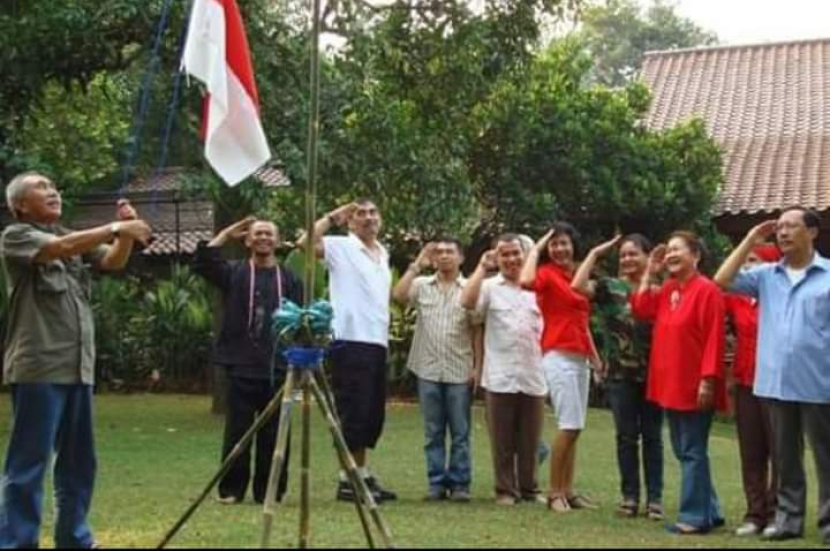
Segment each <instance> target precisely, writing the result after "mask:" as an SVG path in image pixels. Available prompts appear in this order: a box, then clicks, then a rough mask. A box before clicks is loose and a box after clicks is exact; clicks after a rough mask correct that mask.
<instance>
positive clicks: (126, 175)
mask: <svg viewBox="0 0 830 551" xmlns="http://www.w3.org/2000/svg"><path fill="white" fill-rule="evenodd" d="M171 3H172V0H165V1H164V7H163V9H162V12H161V19H160V20H159V25H158V29H157V30H156V38H155V42H154V44H153V53H152V56H151V58H150V65H149V67H148V68H147V71H146V72H145V73H144V78H143V80H142V83H141V92H140V94H139V100H138V107H137V109H136V114H135V117H134V118H133V130H132V132H131V133H130V137H129V138H128V139H127V151H126V154H125V158H124V166H123V170H122V173H121V187H120V188H119V194H121V195H123V194H124V191H125V190H126V188H127V185H128V184H129V182H130V174H131V173H132V169H133V164H134V163H135V158H136V156H137V155H138V151H139V149H140V146H141V135H142V133H143V130H144V123H145V122H146V120H147V111H148V109H149V106H150V83H151V82H152V79H153V77H154V76H155V74H156V73H157V72H158V65H159V50H160V49H161V39H162V37H163V36H164V31H165V30H166V29H167V19H168V16H169V14H170V5H171Z"/></svg>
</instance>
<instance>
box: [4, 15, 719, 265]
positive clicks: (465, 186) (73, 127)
mask: <svg viewBox="0 0 830 551" xmlns="http://www.w3.org/2000/svg"><path fill="white" fill-rule="evenodd" d="M239 3H240V7H241V8H242V10H243V15H244V17H245V19H246V21H247V28H248V35H249V42H250V44H251V48H252V53H253V59H254V64H255V68H256V74H257V82H258V86H259V91H260V100H261V104H262V105H261V112H262V116H263V123H264V127H265V129H266V132H267V134H268V137H269V142H270V144H271V147H272V151H273V153H274V156H275V158H276V159H277V160H278V161H279V163H281V165H282V167H283V168H284V170H285V171H286V172H287V174H288V176H289V177H290V179H291V180H292V182H293V186H292V187H291V188H289V189H283V190H279V191H277V192H272V191H266V190H263V189H262V187H261V186H259V185H258V184H257V183H256V182H254V181H252V180H251V181H248V182H245V183H244V184H243V185H242V186H239V187H238V188H235V189H233V190H229V189H228V188H226V187H225V186H224V185H222V184H221V183H220V182H219V181H218V179H216V178H215V177H214V176H213V175H212V174H211V172H210V170H209V169H208V168H207V167H206V165H205V163H204V161H203V159H202V158H201V145H200V143H199V142H198V140H197V138H196V132H197V129H198V125H199V121H200V117H201V109H200V107H201V100H200V97H199V94H198V93H196V92H195V90H194V89H193V88H191V89H189V90H187V91H186V93H185V98H184V100H183V103H182V105H181V107H180V111H179V114H178V116H177V119H176V125H177V133H176V134H175V135H174V140H173V142H172V150H171V154H170V161H169V164H175V165H176V166H187V167H191V168H192V170H193V171H194V174H195V176H194V177H192V178H191V187H192V188H194V189H197V190H199V191H202V192H204V191H205V190H207V191H208V192H209V193H211V195H212V196H213V197H214V198H216V200H217V201H218V202H219V204H220V209H219V212H220V221H219V223H220V224H223V223H226V222H229V221H231V220H232V219H233V218H236V217H238V216H242V215H244V214H247V213H249V212H251V211H254V212H256V213H259V214H267V215H271V216H273V217H274V218H275V219H276V220H277V221H278V222H279V223H280V225H281V226H282V227H283V228H284V234H287V237H288V238H289V239H290V238H291V237H292V233H293V232H292V230H293V229H294V228H299V227H301V226H302V222H303V212H304V209H303V202H304V198H305V197H304V186H305V182H306V179H307V175H306V166H305V149H306V138H307V130H308V128H307V118H308V105H309V86H308V82H309V73H308V50H309V41H308V36H307V30H306V28H305V25H307V19H308V17H307V15H306V14H305V8H304V4H303V3H300V2H297V1H296V0H281V1H278V2H274V1H272V0H245V1H243V0H240V2H239ZM45 4H46V2H44V0H28V1H23V0H19V1H15V2H11V3H10V4H7V5H4V6H3V7H2V8H0V29H5V30H9V29H11V28H12V27H14V28H15V31H17V30H18V27H19V32H16V34H15V41H16V42H17V44H16V45H15V46H14V47H12V45H11V42H13V41H12V40H11V39H10V38H9V34H5V35H0V36H3V38H0V40H2V41H4V46H7V47H4V48H0V52H2V53H0V61H2V63H3V66H4V68H5V67H12V68H14V72H15V74H14V76H13V77H12V78H10V79H9V80H8V81H7V82H4V83H1V84H0V97H1V98H14V101H11V102H7V103H0V122H2V126H0V171H3V172H4V175H5V176H8V175H9V172H10V170H11V168H10V167H14V168H15V169H19V168H23V167H26V168H29V167H37V168H43V169H44V170H46V171H47V172H49V171H50V169H51V172H52V173H57V174H59V175H60V177H61V181H62V182H63V183H65V184H66V183H69V184H70V187H74V188H75V189H78V190H81V189H83V187H84V186H86V185H89V183H90V182H92V183H97V184H98V185H100V184H101V183H108V184H107V185H110V186H112V185H113V182H115V181H117V180H118V174H119V173H120V170H121V165H122V162H123V150H124V147H125V146H126V145H128V144H129V142H128V138H129V137H130V136H129V132H128V128H129V127H130V126H131V125H132V124H133V123H134V121H133V120H132V116H133V111H134V107H135V102H136V100H137V93H138V92H137V91H138V89H139V86H140V84H141V82H142V79H143V77H144V75H145V70H146V67H147V63H148V60H149V57H148V56H149V48H150V45H151V43H152V38H153V36H152V33H153V31H154V30H155V25H156V24H157V22H158V15H159V13H160V9H161V5H162V1H161V0H156V1H151V2H146V1H140V0H107V1H105V2H103V3H101V2H95V3H93V2H90V1H89V0H72V1H69V2H64V3H60V6H52V4H51V3H48V4H49V5H50V6H51V7H52V9H47V8H46V6H45ZM173 5H174V9H173V11H172V12H171V16H170V29H169V30H168V32H167V33H166V34H165V35H164V39H163V43H162V48H161V57H160V63H161V65H160V66H161V67H162V69H161V70H160V71H159V76H158V77H157V79H156V80H155V81H154V83H153V86H154V88H153V93H154V96H153V97H154V103H153V104H152V106H151V109H150V111H149V119H150V120H149V121H148V122H147V126H146V128H145V131H144V136H143V139H144V140H145V144H144V147H143V149H142V151H141V154H140V155H139V157H138V158H137V165H138V168H139V170H142V171H145V172H146V171H149V170H150V169H151V168H152V167H153V165H154V163H155V161H156V159H157V155H158V149H159V147H160V146H159V142H158V138H156V137H155V136H158V135H159V134H160V132H159V131H160V129H161V128H162V127H163V123H164V119H165V116H166V114H167V113H166V107H167V103H166V98H167V97H169V94H170V82H171V81H170V79H169V78H167V76H168V75H169V74H170V73H171V72H172V71H173V70H174V69H175V67H176V65H177V60H176V58H177V53H178V40H179V32H178V31H180V30H181V28H182V25H183V23H184V17H185V14H184V4H183V3H179V2H174V3H173ZM470 6H471V5H470V4H469V3H468V2H466V1H462V0H429V1H420V2H412V1H409V0H395V1H394V2H392V3H391V4H386V5H383V6H377V5H374V4H371V3H368V2H365V1H364V0H337V1H336V2H329V3H327V4H326V13H325V26H326V29H327V31H328V32H329V33H330V34H331V35H337V36H338V37H339V38H340V40H341V41H342V46H339V47H338V48H335V49H331V50H329V51H328V53H327V55H326V56H324V57H323V60H322V86H321V94H322V97H321V102H320V103H321V116H320V128H321V133H320V136H321V138H320V144H319V146H320V164H321V166H320V176H319V177H320V182H319V184H320V185H319V189H320V197H319V204H320V210H323V209H326V208H331V207H333V206H335V205H336V204H339V203H341V202H344V201H347V200H350V199H353V198H355V197H356V196H358V195H367V196H370V197H372V198H374V199H375V200H376V201H377V202H378V204H379V205H380V207H381V208H382V210H383V212H384V216H385V218H386V223H387V226H386V227H387V230H388V234H387V236H386V238H387V241H389V242H390V244H391V245H392V249H393V254H394V255H396V256H397V257H398V258H399V259H400V257H401V256H403V255H406V254H409V253H411V248H414V247H416V246H418V244H417V242H418V241H421V240H425V239H429V238H431V237H433V236H435V235H436V234H438V233H444V232H451V233H456V234H459V235H461V236H462V237H467V236H470V235H472V236H474V237H477V238H480V239H484V237H485V236H487V235H490V234H491V233H493V232H495V231H498V230H500V229H506V228H510V229H522V230H525V231H530V232H534V231H537V230H539V229H540V228H541V226H542V225H544V223H546V222H547V221H548V220H549V219H551V218H553V217H567V218H570V219H571V220H573V221H574V222H575V223H577V224H579V225H581V226H583V227H585V228H590V229H591V231H592V232H593V233H595V234H597V235H599V234H602V233H607V232H609V231H611V230H613V229H615V228H617V227H619V228H622V229H628V228H633V229H634V228H636V229H641V228H644V227H649V228H650V229H653V230H655V231H663V230H664V229H665V230H668V229H672V228H673V227H676V226H680V225H686V226H688V225H690V224H691V222H692V221H694V220H696V219H703V218H704V215H705V214H706V212H707V209H708V207H709V202H710V200H711V197H712V195H713V193H714V189H715V187H716V185H717V183H718V181H719V178H720V169H719V166H720V165H719V156H718V153H717V150H716V148H715V147H714V145H713V144H712V143H711V141H710V140H708V138H707V137H706V136H705V133H704V130H703V128H702V126H701V125H700V124H699V123H694V122H693V123H689V124H686V125H683V126H680V127H678V128H675V129H672V130H670V131H668V132H665V133H655V132H651V131H648V130H647V129H645V128H644V127H643V126H642V120H643V116H644V114H645V112H646V110H647V106H648V101H649V100H648V92H647V91H646V90H645V89H644V88H643V87H642V86H641V85H630V86H627V87H625V88H622V89H619V90H609V89H607V88H603V87H599V86H592V85H591V82H592V75H596V74H598V73H597V72H595V69H594V68H595V67H600V68H601V67H603V64H604V63H605V61H603V58H602V56H601V55H599V53H598V51H596V52H595V51H594V49H592V48H589V54H588V55H586V54H584V53H581V52H580V47H579V45H577V44H575V43H574V42H572V41H557V42H556V43H555V44H554V45H553V46H550V47H549V46H547V45H545V43H544V38H543V36H544V33H543V28H544V21H545V19H546V18H547V19H550V18H554V19H555V18H561V17H564V16H573V14H574V13H575V10H576V9H577V8H579V7H581V3H580V2H578V1H575V0H513V1H505V0H486V1H485V2H483V3H481V4H480V5H479V9H475V10H474V9H472V8H471V7H470ZM626 6H627V7H626ZM630 8H631V6H630V5H629V4H628V3H627V1H626V0H617V1H614V2H610V3H609V7H608V8H607V9H606V11H605V12H599V11H596V10H598V9H599V8H596V9H595V8H590V9H588V10H587V11H585V12H584V13H585V18H586V19H585V20H586V23H585V30H584V31H583V32H585V33H587V32H588V31H589V30H590V29H595V30H596V29H601V28H602V26H601V22H602V21H605V19H602V17H600V15H601V14H602V13H605V14H606V15H607V14H608V13H618V12H619V13H628V12H627V11H626V10H628V11H630ZM613 10H616V11H613ZM47 12H48V13H47ZM632 17H633V16H632ZM648 18H649V19H647V22H648V24H649V25H652V26H656V27H660V29H662V30H661V31H660V32H663V33H664V34H665V35H667V36H673V35H677V34H683V33H686V34H687V35H689V34H690V32H689V29H688V28H686V26H684V25H686V23H684V22H683V21H681V20H678V19H677V17H676V16H675V15H674V12H673V11H672V8H671V7H670V6H667V5H664V4H662V3H659V2H658V3H656V4H654V5H653V6H652V8H651V9H650V10H649V12H648ZM635 19H636V18H635ZM678 21H679V22H678ZM637 22H638V23H637V24H638V25H641V26H642V25H645V24H644V23H643V21H642V20H639V19H638V20H637ZM602 24H605V23H602ZM15 25H17V26H15ZM646 26H647V25H646ZM57 27H61V28H60V29H58V28H57ZM637 28H639V27H637ZM678 29H680V30H678ZM681 31H682V32H681ZM621 32H622V31H621ZM637 32H638V33H639V34H638V35H637V36H640V37H641V38H638V39H637V40H638V41H639V42H637V44H639V45H642V44H646V46H643V48H649V47H651V46H650V45H654V44H656V43H657V41H659V40H663V39H662V38H659V35H660V33H659V32H657V31H655V30H654V29H652V31H649V32H645V31H643V30H642V29H640V30H638V31H637ZM50 33H51V34H50ZM649 33H651V34H649ZM691 34H693V33H691ZM52 35H57V36H61V37H62V38H63V40H62V41H54V40H53V39H52V38H51V36H52ZM18 36H19V37H20V38H19V40H18V39H17V37H18ZM653 36H658V38H659V40H658V39H656V38H655V39H652V38H648V37H653ZM642 37H645V38H642ZM649 40H650V41H649ZM47 43H48V44H47ZM580 44H584V42H580ZM588 44H591V42H590V41H589V42H588ZM660 44H662V45H661V46H660V47H663V46H665V45H666V42H665V41H663V42H660ZM678 45H683V44H680V43H678ZM40 49H42V51H43V54H42V55H39V56H38V57H37V59H35V56H37V54H35V53H33V52H38V51H39V50H40ZM69 50H72V51H69ZM591 52H593V55H592V53H591ZM82 53H83V54H84V55H83V56H82V55H81V54H82ZM81 58H83V59H81ZM598 70H599V69H598ZM24 89H25V90H24ZM18 92H20V94H18ZM38 136H45V139H40V140H39V139H38ZM67 144H68V145H67ZM4 154H5V157H4V156H3V155H4ZM12 160H13V161H12ZM655 220H656V222H655ZM285 230H287V231H285ZM401 261H402V260H401Z"/></svg>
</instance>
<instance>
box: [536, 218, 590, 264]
mask: <svg viewBox="0 0 830 551" xmlns="http://www.w3.org/2000/svg"><path fill="white" fill-rule="evenodd" d="M550 229H551V230H553V233H552V234H551V236H550V238H551V239H553V238H554V237H561V236H563V235H567V236H568V239H570V240H571V246H572V247H573V250H574V259H577V258H579V256H580V252H581V248H580V245H581V243H580V235H579V231H577V229H576V228H575V227H574V226H573V224H571V223H570V222H565V221H563V220H557V221H555V222H553V223H552V224H551V225H550ZM548 243H550V241H548ZM550 261H551V259H550V254H548V247H547V245H545V248H544V249H543V250H542V251H541V254H540V255H539V263H540V264H541V263H543V262H550Z"/></svg>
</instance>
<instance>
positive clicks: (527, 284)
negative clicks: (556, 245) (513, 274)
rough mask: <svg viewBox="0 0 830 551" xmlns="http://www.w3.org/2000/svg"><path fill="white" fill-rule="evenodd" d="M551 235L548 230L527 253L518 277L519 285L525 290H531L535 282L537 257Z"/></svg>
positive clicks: (551, 232) (537, 264)
mask: <svg viewBox="0 0 830 551" xmlns="http://www.w3.org/2000/svg"><path fill="white" fill-rule="evenodd" d="M552 235H553V230H550V231H549V232H548V233H546V234H545V235H544V237H542V239H540V240H539V241H537V242H536V244H535V245H533V247H531V249H530V251H529V252H528V253H527V258H526V259H525V263H524V265H523V266H522V273H521V274H520V275H519V285H521V286H522V287H524V288H525V289H532V288H533V283H534V282H535V281H536V268H537V267H538V266H539V255H541V254H542V251H543V250H544V249H545V247H546V246H547V244H548V241H550V238H551V236H552Z"/></svg>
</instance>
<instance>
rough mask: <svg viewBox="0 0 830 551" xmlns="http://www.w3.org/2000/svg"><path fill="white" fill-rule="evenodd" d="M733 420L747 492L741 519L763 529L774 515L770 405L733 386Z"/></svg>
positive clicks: (746, 389) (748, 390) (745, 388)
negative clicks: (744, 509) (744, 513)
mask: <svg viewBox="0 0 830 551" xmlns="http://www.w3.org/2000/svg"><path fill="white" fill-rule="evenodd" d="M735 421H736V424H737V427H738V444H739V445H740V450H741V475H742V477H743V483H744V494H745V495H746V515H744V521H745V522H752V523H754V524H755V525H756V526H760V527H761V528H764V527H765V526H766V525H767V524H769V523H770V522H772V521H773V519H774V518H775V493H776V488H777V486H778V474H777V472H776V469H775V464H774V463H773V439H772V424H771V421H770V416H769V408H768V407H767V405H766V403H765V401H764V400H763V399H762V398H758V397H757V396H755V395H754V394H753V393H752V387H750V386H744V385H736V386H735Z"/></svg>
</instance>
